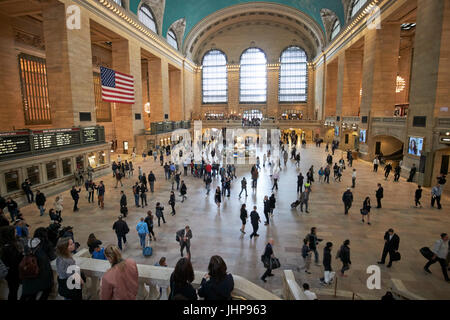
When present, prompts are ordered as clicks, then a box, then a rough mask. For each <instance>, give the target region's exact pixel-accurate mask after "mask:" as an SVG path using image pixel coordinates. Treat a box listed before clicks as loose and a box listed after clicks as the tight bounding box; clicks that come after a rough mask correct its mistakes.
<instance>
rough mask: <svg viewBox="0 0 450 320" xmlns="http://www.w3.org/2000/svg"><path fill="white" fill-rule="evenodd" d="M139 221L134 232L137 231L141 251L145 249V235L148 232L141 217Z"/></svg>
mask: <svg viewBox="0 0 450 320" xmlns="http://www.w3.org/2000/svg"><path fill="white" fill-rule="evenodd" d="M139 220H140V221H139V223H138V224H137V226H136V231H137V233H138V236H139V240H140V243H141V247H142V249H144V248H145V239H146V238H147V235H148V234H149V231H148V226H147V224H146V223H145V222H144V218H142V217H141V218H140V219H139Z"/></svg>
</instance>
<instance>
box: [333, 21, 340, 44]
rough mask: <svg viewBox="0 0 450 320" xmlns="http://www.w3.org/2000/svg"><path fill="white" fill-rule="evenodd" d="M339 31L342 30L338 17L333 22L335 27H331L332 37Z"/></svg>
mask: <svg viewBox="0 0 450 320" xmlns="http://www.w3.org/2000/svg"><path fill="white" fill-rule="evenodd" d="M339 31H341V24H340V23H339V19H336V21H334V23H333V28H331V39H334V38H335V37H336V36H337V35H338V33H339Z"/></svg>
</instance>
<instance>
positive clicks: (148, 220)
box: [144, 210, 156, 241]
mask: <svg viewBox="0 0 450 320" xmlns="http://www.w3.org/2000/svg"><path fill="white" fill-rule="evenodd" d="M144 221H145V223H146V224H147V227H148V232H149V233H148V236H149V238H150V241H152V236H153V240H155V241H156V237H155V232H154V231H153V214H152V211H151V210H148V211H147V216H146V217H145V219H144Z"/></svg>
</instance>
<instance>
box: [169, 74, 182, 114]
mask: <svg viewBox="0 0 450 320" xmlns="http://www.w3.org/2000/svg"><path fill="white" fill-rule="evenodd" d="M169 93H170V120H171V121H180V120H182V119H183V115H182V113H183V112H182V100H181V99H182V88H181V71H180V70H179V69H176V68H171V70H169Z"/></svg>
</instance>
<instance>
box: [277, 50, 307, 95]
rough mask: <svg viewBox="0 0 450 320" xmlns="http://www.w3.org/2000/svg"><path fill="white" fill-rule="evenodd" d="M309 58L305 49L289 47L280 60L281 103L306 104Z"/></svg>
mask: <svg viewBox="0 0 450 320" xmlns="http://www.w3.org/2000/svg"><path fill="white" fill-rule="evenodd" d="M307 62H308V58H307V56H306V53H305V51H304V50H303V49H300V48H299V47H289V48H287V49H286V50H284V51H283V53H282V54H281V58H280V88H279V94H278V100H279V101H280V102H305V101H306V89H307V86H308V76H307V75H308V68H307Z"/></svg>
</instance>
